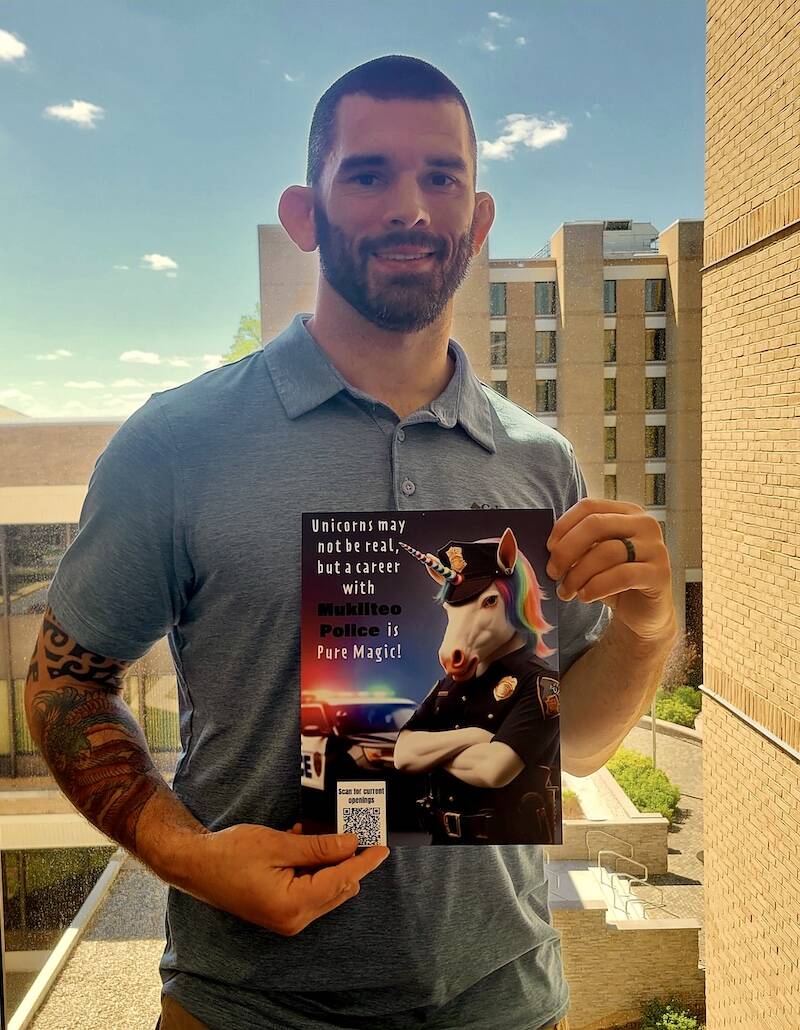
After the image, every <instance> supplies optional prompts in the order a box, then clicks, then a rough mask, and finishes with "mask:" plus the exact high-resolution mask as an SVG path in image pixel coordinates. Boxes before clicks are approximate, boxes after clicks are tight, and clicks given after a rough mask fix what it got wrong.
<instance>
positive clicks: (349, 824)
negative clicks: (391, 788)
mask: <svg viewBox="0 0 800 1030" xmlns="http://www.w3.org/2000/svg"><path fill="white" fill-rule="evenodd" d="M336 832H337V833H354V834H355V835H356V837H357V838H358V847H360V848H369V847H372V845H373V844H386V843H387V840H386V782H385V780H337V781H336Z"/></svg>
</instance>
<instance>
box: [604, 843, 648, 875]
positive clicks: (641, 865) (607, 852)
mask: <svg viewBox="0 0 800 1030" xmlns="http://www.w3.org/2000/svg"><path fill="white" fill-rule="evenodd" d="M601 855H614V857H615V858H621V859H623V861H625V862H630V863H631V865H638V866H639V868H640V869H644V878H645V879H647V866H646V865H645V864H644V863H643V862H637V861H636V859H635V858H630V857H629V856H628V855H620V853H619V852H618V851H612V850H611V849H610V848H603V849H602V850H601V851H598V852H597V868H598V869H605V866H603V865H601V863H600V856H601ZM616 865H617V864H616V862H615V863H614V872H615V873H616V871H617V868H616Z"/></svg>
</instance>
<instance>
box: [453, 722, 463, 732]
mask: <svg viewBox="0 0 800 1030" xmlns="http://www.w3.org/2000/svg"><path fill="white" fill-rule="evenodd" d="M453 729H454V730H460V729H461V727H460V726H459V724H458V723H456V724H455V726H454V727H453Z"/></svg>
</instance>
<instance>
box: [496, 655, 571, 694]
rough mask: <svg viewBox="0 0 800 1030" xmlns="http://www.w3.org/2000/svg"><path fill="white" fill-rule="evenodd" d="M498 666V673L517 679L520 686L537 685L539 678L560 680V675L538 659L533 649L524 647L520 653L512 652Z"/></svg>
mask: <svg viewBox="0 0 800 1030" xmlns="http://www.w3.org/2000/svg"><path fill="white" fill-rule="evenodd" d="M497 666H498V671H500V672H502V673H504V674H505V675H507V676H513V677H515V678H516V680H517V682H518V683H519V684H520V685H523V684H524V685H525V686H528V685H529V684H535V683H536V681H537V679H538V678H539V676H550V677H554V678H556V679H557V678H558V673H554V672H553V670H552V669H550V668H549V666H547V665H545V664H544V662H543V661H542V660H541V659H540V658H537V657H536V653H535V651H534V649H533V648H532V647H523V648H520V650H518V651H512V653H511V654H507V655H505V656H504V657H503V658H500V659H499V660H498V662H497Z"/></svg>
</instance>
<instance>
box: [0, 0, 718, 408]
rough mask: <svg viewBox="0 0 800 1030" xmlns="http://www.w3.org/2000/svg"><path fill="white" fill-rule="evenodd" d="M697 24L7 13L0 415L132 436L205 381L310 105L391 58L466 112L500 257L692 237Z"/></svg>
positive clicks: (662, 13) (259, 9) (528, 12)
mask: <svg viewBox="0 0 800 1030" xmlns="http://www.w3.org/2000/svg"><path fill="white" fill-rule="evenodd" d="M705 17H706V12H705V4H704V3H702V2H696V0H669V2H667V0H649V2H646V3H645V2H642V0H632V2H631V0H580V2H575V0H571V2H561V3H559V2H554V0H549V2H542V0H528V2H509V3H504V4H500V5H495V4H494V3H493V2H492V0H490V2H489V3H487V4H483V3H477V2H472V0H466V2H456V0H443V2H438V3H435V4H432V3H430V2H429V0H424V2H418V0H403V2H402V3H401V2H391V3H390V2H377V3H372V4H369V3H364V2H363V0H358V2H356V0H294V2H285V3H284V2H280V3H279V2H277V0H261V2H256V0H235V2H226V3H223V2H221V0H218V2H214V3H212V2H209V0H191V2H188V0H160V2H158V3H156V2H152V0H136V2H122V0H81V3H79V4H67V3H63V2H57V0H35V2H31V0H10V2H9V0H6V2H4V3H3V4H2V5H0V238H1V239H2V246H0V405H5V406H7V407H10V408H13V409H15V410H17V411H21V412H23V413H24V414H26V415H30V416H34V417H92V416H101V415H111V416H115V417H124V416H126V415H128V414H130V413H131V412H132V411H134V410H135V409H136V408H138V407H140V406H141V404H143V403H144V401H145V400H146V399H147V397H148V396H149V395H150V394H151V393H152V392H153V391H155V390H159V389H165V388H168V387H170V386H175V385H178V384H179V383H182V382H185V381H187V380H188V379H191V378H194V377H195V376H197V375H200V374H201V373H202V372H204V371H206V369H208V368H212V367H216V365H217V363H218V358H219V355H220V354H222V353H224V352H225V351H227V349H228V348H229V347H230V345H231V342H232V339H233V336H234V334H235V332H236V329H237V327H238V324H239V318H240V317H241V315H243V314H246V313H250V312H252V311H253V310H254V308H255V305H256V302H257V301H258V267H257V240H256V226H257V225H258V224H259V223H277V222H278V215H277V205H278V200H279V198H280V195H281V193H282V192H283V190H284V189H285V188H286V187H287V186H289V185H291V184H292V183H300V184H303V183H304V182H305V164H306V147H307V141H308V128H309V125H310V122H311V116H312V114H313V110H314V106H315V104H316V102H317V100H318V99H319V97H320V96H321V95H322V93H323V92H324V91H325V90H326V89H327V88H328V86H329V85H331V83H332V82H334V81H335V80H336V79H337V78H338V77H339V76H340V75H342V74H343V73H344V72H345V71H347V70H348V69H350V68H353V67H355V66H356V65H358V64H361V63H362V62H364V61H368V60H371V59H372V58H374V57H378V56H381V55H382V54H390V53H399V54H408V55H412V56H415V57H419V58H422V59H423V60H426V61H430V62H431V63H432V64H435V65H436V66H437V67H438V68H440V69H441V70H442V71H443V72H444V73H445V74H446V75H448V76H449V77H450V78H451V79H453V81H454V82H455V83H456V85H457V86H458V87H459V89H461V91H462V92H463V93H464V96H465V98H466V100H467V103H468V104H469V106H470V110H471V112H472V116H473V120H474V122H475V128H476V133H477V136H478V149H479V162H478V189H479V190H488V191H489V192H490V193H492V195H493V197H494V198H495V203H496V206H497V215H496V219H495V222H494V226H493V227H492V230H491V233H490V236H489V253H490V256H491V257H492V258H501V257H525V256H529V255H531V254H533V253H535V252H536V251H537V250H539V248H540V247H541V246H542V245H543V244H544V243H545V242H546V241H547V240H548V239H549V237H550V235H551V234H552V233H553V232H554V231H555V229H556V228H558V226H559V225H560V224H561V222H565V221H574V220H578V219H598V218H633V219H634V220H637V221H650V222H652V223H653V224H654V225H655V226H656V228H657V229H659V230H661V229H664V228H666V227H667V226H668V225H669V224H670V223H672V222H673V221H675V219H677V218H702V216H703V128H704V114H705V107H704V105H705V101H704V78H705V68H704V63H705ZM512 116H514V117H513V118H512ZM515 129H516V131H514V130H515Z"/></svg>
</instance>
